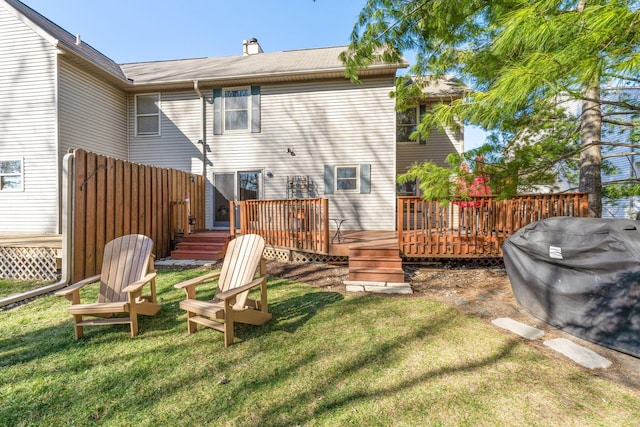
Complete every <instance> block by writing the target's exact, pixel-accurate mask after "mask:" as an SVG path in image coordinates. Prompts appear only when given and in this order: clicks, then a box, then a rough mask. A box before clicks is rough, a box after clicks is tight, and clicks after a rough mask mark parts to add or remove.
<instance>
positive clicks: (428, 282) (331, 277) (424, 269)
mask: <svg viewBox="0 0 640 427" xmlns="http://www.w3.org/2000/svg"><path fill="white" fill-rule="evenodd" d="M404 269H405V273H406V274H405V277H406V280H407V281H408V282H409V283H410V284H411V288H412V289H413V292H414V293H413V294H412V295H408V296H390V298H426V299H429V300H434V301H439V302H441V303H443V304H446V305H449V306H453V307H456V308H457V309H458V310H460V311H461V312H463V313H466V314H469V315H472V316H476V317H479V318H481V319H483V320H485V321H486V322H488V323H490V322H491V321H492V320H494V319H496V318H500V317H509V318H511V319H514V320H517V321H519V322H523V323H526V324H528V325H531V326H534V327H536V328H538V329H541V330H543V331H544V333H545V335H544V337H542V339H538V340H534V341H529V340H525V339H524V338H520V337H518V336H517V335H515V334H512V333H510V332H508V331H506V330H505V331H504V333H505V334H510V335H512V336H513V337H514V339H520V340H522V341H523V342H526V343H527V345H531V346H533V347H536V348H538V349H539V350H540V351H541V352H543V353H545V354H546V355H547V356H549V357H551V358H553V359H555V360H557V361H558V363H573V362H572V361H570V360H569V359H567V358H566V357H564V356H562V355H560V354H559V353H556V352H555V351H553V350H551V349H549V348H548V347H546V346H544V345H543V341H545V340H548V339H553V338H568V339H570V340H572V341H574V342H576V343H578V344H580V345H582V346H584V347H587V348H589V349H591V350H593V351H595V352H596V353H598V354H599V355H601V356H603V357H606V358H607V359H609V360H610V361H611V362H612V363H613V364H612V366H611V367H609V368H607V369H603V370H592V371H590V372H591V373H592V375H595V376H599V377H602V378H606V379H608V380H610V381H614V382H617V383H619V384H622V385H626V386H628V387H631V388H634V389H636V390H640V359H638V358H635V357H632V356H629V355H626V354H624V353H620V352H618V351H615V350H611V349H608V348H605V347H602V346H599V345H596V344H593V343H590V342H587V341H584V340H582V339H580V338H577V337H575V336H572V335H569V334H567V333H565V332H563V331H561V330H559V329H557V328H554V327H553V326H550V325H548V324H547V323H545V322H543V321H541V320H539V319H537V318H535V317H533V316H532V315H530V314H529V313H527V312H526V311H525V310H524V309H523V308H521V307H520V306H519V305H518V304H517V303H516V301H515V298H514V296H513V292H512V291H511V283H510V282H509V278H508V276H507V272H506V270H505V269H504V268H502V267H492V268H487V267H475V266H469V265H464V264H460V263H448V264H432V265H428V266H424V265H419V264H416V265H408V266H405V267H404ZM267 273H268V274H269V275H270V276H274V277H282V278H287V279H290V280H295V281H298V282H303V283H307V284H309V285H311V286H314V287H318V288H323V289H326V290H331V291H333V292H342V293H346V287H345V285H344V283H343V282H344V281H345V280H348V277H349V271H348V268H347V266H335V265H326V264H319V263H309V264H297V263H284V262H279V261H269V262H267ZM496 328H497V327H496ZM497 329H499V328H497ZM501 331H502V330H501Z"/></svg>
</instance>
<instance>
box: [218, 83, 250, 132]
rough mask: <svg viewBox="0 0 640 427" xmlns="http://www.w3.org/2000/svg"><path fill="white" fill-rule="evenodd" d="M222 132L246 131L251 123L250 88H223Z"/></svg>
mask: <svg viewBox="0 0 640 427" xmlns="http://www.w3.org/2000/svg"><path fill="white" fill-rule="evenodd" d="M222 94H223V103H222V108H223V117H224V132H247V131H248V130H249V125H250V123H251V117H250V115H251V88H250V87H241V88H231V89H223V90H222Z"/></svg>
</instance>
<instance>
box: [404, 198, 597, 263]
mask: <svg viewBox="0 0 640 427" xmlns="http://www.w3.org/2000/svg"><path fill="white" fill-rule="evenodd" d="M553 216H581V217H586V216H588V209H587V194H586V193H566V194H533V195H524V196H520V197H516V198H513V199H509V200H496V199H495V198H493V197H475V198H472V199H470V200H465V201H459V202H453V203H450V204H448V205H440V204H439V203H437V202H430V201H425V200H422V199H421V198H419V197H399V198H398V217H397V219H398V225H397V228H398V245H399V247H400V252H401V253H402V255H404V256H405V257H417V258H420V257H424V258H431V257H433V258H446V257H451V258H456V257H460V258H465V257H485V258H493V257H496V258H497V257H502V244H503V243H504V241H505V240H506V238H507V237H509V236H510V235H512V234H513V233H514V232H515V231H516V230H518V229H519V228H521V227H523V226H525V225H527V224H530V223H532V222H535V221H538V220H541V219H544V218H549V217H553Z"/></svg>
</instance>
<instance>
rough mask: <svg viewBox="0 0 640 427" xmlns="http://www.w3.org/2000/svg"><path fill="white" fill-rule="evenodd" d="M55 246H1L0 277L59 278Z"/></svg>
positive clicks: (47, 279) (26, 278)
mask: <svg viewBox="0 0 640 427" xmlns="http://www.w3.org/2000/svg"><path fill="white" fill-rule="evenodd" d="M56 256H57V249H55V248H24V247H20V248H4V247H0V278H4V279H16V280H38V281H49V280H57V278H58V268H57V263H56Z"/></svg>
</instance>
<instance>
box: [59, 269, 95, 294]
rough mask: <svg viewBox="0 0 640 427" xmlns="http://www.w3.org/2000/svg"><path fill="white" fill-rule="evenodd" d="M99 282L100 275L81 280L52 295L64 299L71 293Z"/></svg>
mask: <svg viewBox="0 0 640 427" xmlns="http://www.w3.org/2000/svg"><path fill="white" fill-rule="evenodd" d="M99 280H100V275H99V274H96V275H95V276H91V277H87V278H86V279H82V280H80V281H79V282H76V283H74V284H72V285H69V286H67V287H66V288H62V289H60V290H59V291H57V292H56V293H55V294H54V295H55V296H57V297H66V296H67V295H69V294H70V293H72V292H76V291H78V290H80V289H81V288H83V287H84V286H86V285H88V284H90V283H95V282H97V281H99Z"/></svg>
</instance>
